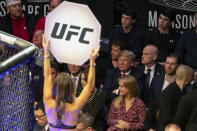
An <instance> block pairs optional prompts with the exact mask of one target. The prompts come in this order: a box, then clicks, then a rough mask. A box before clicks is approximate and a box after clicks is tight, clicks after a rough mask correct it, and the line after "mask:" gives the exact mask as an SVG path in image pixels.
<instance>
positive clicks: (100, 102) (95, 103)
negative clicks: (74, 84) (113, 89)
mask: <svg viewBox="0 0 197 131" xmlns="http://www.w3.org/2000/svg"><path fill="white" fill-rule="evenodd" d="M88 72H89V69H85V70H84V71H82V73H81V85H82V88H85V86H86V85H87V80H88ZM105 99H106V96H105V93H104V91H102V90H98V89H97V88H96V87H94V88H93V90H92V92H91V94H90V97H89V99H88V101H87V102H86V104H85V105H84V106H83V108H82V112H88V113H89V114H90V115H91V116H92V117H93V118H94V119H95V117H96V116H97V114H98V113H99V111H100V110H101V108H102V107H103V106H104V103H105Z"/></svg>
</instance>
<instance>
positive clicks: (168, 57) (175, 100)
mask: <svg viewBox="0 0 197 131" xmlns="http://www.w3.org/2000/svg"><path fill="white" fill-rule="evenodd" d="M61 2H62V0H50V5H49V11H50V12H51V11H53V9H55V8H56V7H57V6H58V5H59V4H61ZM131 6H132V5H131ZM6 7H7V11H8V14H7V15H6V16H5V17H3V18H1V19H0V30H2V31H4V32H7V33H9V34H12V35H14V36H16V37H19V38H21V39H24V40H26V41H29V42H32V43H33V44H35V46H37V47H38V49H37V56H36V61H35V69H34V70H35V73H34V75H33V76H32V81H33V87H34V100H35V103H34V104H35V105H34V110H35V111H34V117H35V124H34V130H35V131H43V130H47V131H48V130H50V129H52V130H53V128H55V127H53V128H51V127H52V126H51V124H50V123H49V122H48V120H47V118H48V117H47V116H46V115H47V112H45V109H47V111H48V107H47V108H46V102H45V101H44V102H43V84H44V79H45V78H44V75H43V72H44V71H43V67H44V65H43V64H44V59H45V57H46V56H44V55H45V51H44V50H45V49H44V48H43V46H42V35H43V34H44V26H45V17H42V18H40V19H39V20H38V19H37V18H35V17H33V16H29V15H28V14H27V13H25V11H23V10H22V3H21V0H6ZM50 12H49V13H50ZM175 16H176V11H175V10H174V9H171V8H165V9H163V11H162V12H161V13H160V14H159V17H158V27H157V28H155V29H153V30H151V31H150V30H145V29H142V28H141V27H139V26H138V24H137V23H136V21H137V18H138V13H137V11H136V9H135V8H133V7H127V8H125V9H124V10H123V11H122V12H121V25H119V26H115V27H114V28H113V29H112V31H111V32H110V33H109V37H108V38H107V39H108V41H109V42H107V43H102V44H101V49H100V52H99V57H98V58H97V59H96V61H95V63H96V64H95V65H96V67H95V71H96V75H95V76H96V80H95V85H94V87H93V88H92V91H91V93H90V96H89V98H88V99H87V101H86V103H85V104H84V105H83V106H82V107H81V108H80V112H79V114H78V120H77V123H76V126H75V127H76V129H75V130H76V131H78V130H79V131H82V130H84V131H86V130H87V131H94V130H96V131H125V130H126V131H197V102H196V99H197V52H196V51H197V12H195V13H194V16H195V17H194V18H195V19H194V21H195V27H194V28H192V29H188V30H186V31H184V33H183V34H180V33H179V32H178V31H177V30H176V29H174V28H172V27H171V25H172V23H173V21H174V20H175ZM4 48H5V46H4V45H0V55H2V54H3V53H4V50H5V49H4ZM49 60H50V73H51V80H52V84H54V83H56V81H57V79H58V78H59V77H60V76H59V75H62V73H65V72H66V73H68V74H69V76H70V78H71V80H72V82H73V86H74V87H75V91H74V92H76V93H75V97H76V98H79V97H80V94H81V93H82V92H83V90H84V89H85V88H86V86H87V85H88V73H89V67H90V66H92V65H90V64H89V62H88V61H87V62H85V63H84V64H83V65H81V66H79V65H72V64H69V63H59V62H58V61H57V60H56V59H55V58H54V57H53V55H52V54H51V53H50V52H49ZM56 84H57V83H56ZM53 89H56V87H55V86H54V87H53ZM52 95H54V94H52ZM56 97H57V96H56ZM54 99H55V98H54ZM57 110H58V109H57ZM59 114H60V115H61V113H59ZM65 117H66V116H65ZM68 117H69V116H68ZM60 118H61V119H64V118H63V116H61V117H60ZM50 121H51V119H50ZM62 122H64V121H62ZM63 124H67V123H63Z"/></svg>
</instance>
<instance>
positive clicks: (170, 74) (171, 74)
mask: <svg viewBox="0 0 197 131" xmlns="http://www.w3.org/2000/svg"><path fill="white" fill-rule="evenodd" d="M175 73H176V71H174V72H170V73H167V75H169V76H174V75H175Z"/></svg>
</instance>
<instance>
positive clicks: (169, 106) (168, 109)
mask: <svg viewBox="0 0 197 131" xmlns="http://www.w3.org/2000/svg"><path fill="white" fill-rule="evenodd" d="M191 79H192V68H191V67H189V66H186V65H181V66H179V67H178V69H177V71H176V81H175V82H173V83H171V84H170V85H169V86H168V87H167V88H166V89H165V90H164V91H163V92H162V95H161V97H159V98H158V107H159V129H157V131H163V130H164V127H165V123H166V122H167V121H173V120H174V119H175V114H176V111H177V108H178V106H179V101H180V98H181V97H182V96H183V95H185V93H186V92H185V91H184V88H185V87H186V86H187V85H188V84H189V83H190V82H191Z"/></svg>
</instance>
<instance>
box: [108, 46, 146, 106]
mask: <svg viewBox="0 0 197 131" xmlns="http://www.w3.org/2000/svg"><path fill="white" fill-rule="evenodd" d="M134 62H135V54H134V53H133V52H131V51H128V50H123V51H122V52H121V54H120V57H119V58H118V68H116V69H115V68H113V69H109V70H108V71H107V76H106V78H105V83H104V91H106V93H107V96H108V98H107V103H108V104H110V103H111V102H112V100H113V99H114V98H115V97H116V96H117V95H118V93H119V90H118V86H119V85H118V78H120V77H124V76H126V75H133V76H134V77H135V78H136V80H137V81H138V85H139V90H140V91H139V92H141V90H142V89H141V88H142V87H143V84H144V74H139V73H136V70H135V68H134V67H133V65H134Z"/></svg>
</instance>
